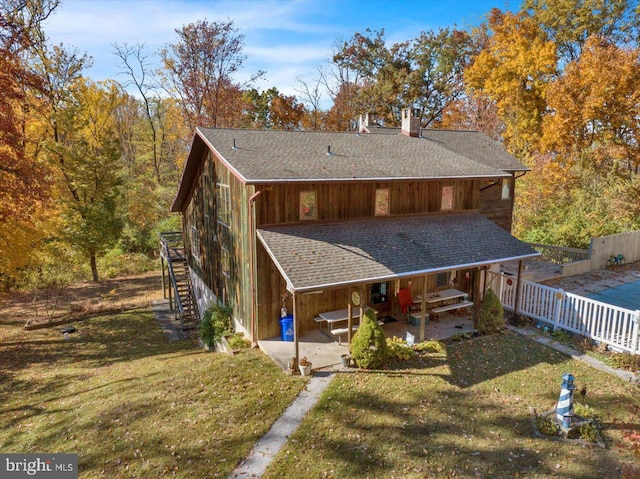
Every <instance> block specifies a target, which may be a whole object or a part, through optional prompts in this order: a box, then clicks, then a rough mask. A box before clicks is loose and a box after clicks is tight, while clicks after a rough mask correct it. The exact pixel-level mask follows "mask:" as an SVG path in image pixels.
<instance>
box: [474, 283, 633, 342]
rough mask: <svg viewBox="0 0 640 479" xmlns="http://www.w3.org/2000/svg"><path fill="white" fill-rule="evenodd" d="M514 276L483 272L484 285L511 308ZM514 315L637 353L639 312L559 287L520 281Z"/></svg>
mask: <svg viewBox="0 0 640 479" xmlns="http://www.w3.org/2000/svg"><path fill="white" fill-rule="evenodd" d="M516 283H517V281H516V278H515V277H513V276H507V275H504V274H500V273H492V272H488V273H487V288H491V289H493V291H494V292H495V293H496V295H498V297H499V298H500V301H501V303H502V305H503V307H504V308H505V309H506V310H508V311H513V310H514V305H515V292H516ZM518 314H523V315H525V316H529V317H531V318H534V319H537V320H539V321H544V322H545V323H548V324H549V325H550V326H552V328H553V329H554V330H555V329H557V328H561V329H565V330H567V331H571V332H573V333H576V334H580V335H583V336H588V337H590V338H592V339H594V340H595V341H599V342H603V343H606V344H608V345H610V346H611V347H613V348H615V349H618V350H621V351H628V352H630V353H631V354H640V337H639V329H640V311H632V310H630V309H625V308H620V307H618V306H614V305H612V304H608V303H603V302H600V301H595V300H593V299H590V298H585V297H584V296H580V295H577V294H573V293H567V292H565V291H563V290H562V289H556V288H550V287H549V286H544V285H541V284H538V283H534V282H531V281H522V282H521V290H520V306H519V307H518Z"/></svg>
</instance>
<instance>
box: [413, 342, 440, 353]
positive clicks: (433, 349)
mask: <svg viewBox="0 0 640 479" xmlns="http://www.w3.org/2000/svg"><path fill="white" fill-rule="evenodd" d="M413 349H415V350H416V351H424V352H425V353H442V352H444V345H443V344H442V343H441V342H440V341H436V340H435V339H428V340H426V341H422V342H421V343H417V344H414V345H413Z"/></svg>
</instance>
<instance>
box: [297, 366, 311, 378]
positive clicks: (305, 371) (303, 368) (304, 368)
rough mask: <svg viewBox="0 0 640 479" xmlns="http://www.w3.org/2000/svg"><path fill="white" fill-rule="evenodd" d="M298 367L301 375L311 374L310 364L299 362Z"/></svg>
mask: <svg viewBox="0 0 640 479" xmlns="http://www.w3.org/2000/svg"><path fill="white" fill-rule="evenodd" d="M298 367H299V368H300V374H301V375H302V376H311V364H309V365H307V366H303V365H302V364H300V365H299V366H298Z"/></svg>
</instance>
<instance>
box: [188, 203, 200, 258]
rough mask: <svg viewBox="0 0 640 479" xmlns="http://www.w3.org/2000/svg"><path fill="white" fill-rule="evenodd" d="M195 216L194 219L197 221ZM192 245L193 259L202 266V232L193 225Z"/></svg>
mask: <svg viewBox="0 0 640 479" xmlns="http://www.w3.org/2000/svg"><path fill="white" fill-rule="evenodd" d="M195 216H196V215H195V214H194V215H193V219H195ZM189 236H190V238H189V239H190V245H191V257H192V258H193V259H194V260H195V261H196V262H197V263H198V264H200V231H199V230H198V228H196V227H195V226H193V225H191V234H190V235H189Z"/></svg>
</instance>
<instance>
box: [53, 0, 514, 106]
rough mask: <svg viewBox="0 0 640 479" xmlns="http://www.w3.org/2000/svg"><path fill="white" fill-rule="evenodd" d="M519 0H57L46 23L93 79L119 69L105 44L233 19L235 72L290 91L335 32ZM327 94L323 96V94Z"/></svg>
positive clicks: (478, 12)
mask: <svg viewBox="0 0 640 479" xmlns="http://www.w3.org/2000/svg"><path fill="white" fill-rule="evenodd" d="M519 5H520V0H422V1H416V0H413V1H409V0H396V1H391V0H366V1H365V0H297V1H288V0H280V1H267V0H262V1H258V0H252V1H249V0H247V1H243V0H232V1H216V0H213V1H212V0H209V1H204V0H202V1H199V0H181V1H180V0H125V1H119V0H62V4H61V6H60V7H58V9H57V10H56V13H55V14H54V15H53V16H52V17H51V18H50V19H49V20H48V21H47V23H45V31H46V33H47V34H48V36H49V39H50V41H51V42H52V43H55V44H58V43H60V42H63V43H64V44H65V45H67V46H72V47H75V48H76V49H77V50H78V51H79V52H80V53H87V54H88V55H90V56H92V57H93V60H94V62H93V67H92V68H91V69H89V70H87V71H86V72H85V74H86V76H89V77H91V78H92V79H93V80H103V79H105V78H117V79H120V80H123V81H124V77H122V76H117V74H118V72H119V68H118V63H119V60H118V58H117V57H116V56H115V55H113V48H112V46H111V45H112V44H114V43H118V44H122V43H124V42H127V43H129V44H134V43H136V42H140V43H144V44H145V45H146V46H147V49H148V51H149V52H150V53H154V52H157V51H158V50H159V49H160V48H161V47H163V46H164V45H166V44H168V43H175V42H176V41H177V35H176V33H175V29H176V28H180V27H181V26H183V25H186V24H188V23H192V22H195V21H196V20H198V19H204V18H206V19H207V20H209V21H227V20H229V19H231V20H233V21H234V23H235V26H236V27H237V28H238V29H239V33H240V34H243V35H244V36H245V47H244V53H245V54H246V55H247V60H246V62H245V64H244V67H243V69H242V71H241V72H240V74H239V75H238V78H237V79H238V80H239V81H243V80H245V79H246V78H248V77H249V76H250V75H251V74H252V73H254V72H256V71H258V70H265V71H266V72H267V73H266V76H265V79H264V80H260V81H259V82H257V83H256V84H255V86H256V87H257V88H258V89H260V90H262V89H266V88H270V87H272V86H275V87H276V88H278V90H279V91H280V92H282V93H284V94H287V95H294V94H297V92H296V89H299V88H300V85H299V84H298V83H296V78H302V79H304V80H306V81H308V82H311V81H312V80H313V79H314V78H315V77H317V72H316V69H317V67H319V66H321V65H323V64H324V63H325V62H326V59H327V58H329V56H330V53H331V51H332V48H333V46H334V45H335V44H336V41H338V40H346V39H349V38H350V37H352V36H353V34H354V33H355V32H363V31H364V30H365V29H366V28H370V29H372V30H379V29H383V28H384V29H385V38H386V39H387V41H388V42H389V43H395V42H399V41H405V40H409V39H412V38H415V37H417V36H418V35H419V34H420V32H421V31H427V30H432V29H433V30H436V29H438V28H440V27H453V26H454V25H456V26H457V27H459V28H467V27H469V26H471V25H477V24H478V23H480V22H481V21H482V20H483V18H484V15H485V14H486V13H488V12H489V11H490V10H491V8H493V7H497V8H500V9H502V10H512V11H513V10H517V8H518V7H519ZM325 99H326V98H325Z"/></svg>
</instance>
